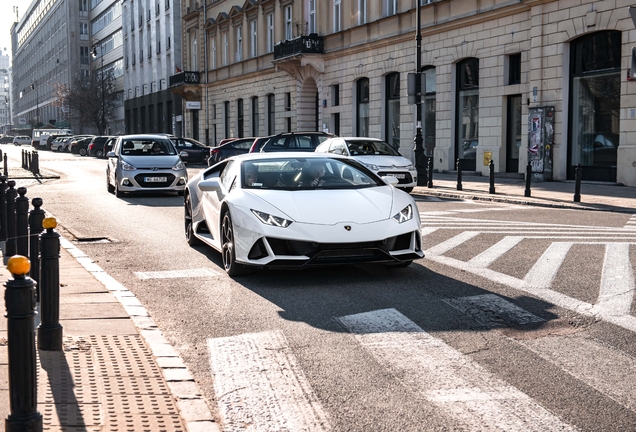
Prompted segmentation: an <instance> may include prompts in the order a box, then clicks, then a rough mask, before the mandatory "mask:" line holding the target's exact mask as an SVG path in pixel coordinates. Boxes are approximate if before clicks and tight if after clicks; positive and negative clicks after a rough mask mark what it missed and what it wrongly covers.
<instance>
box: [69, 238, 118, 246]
mask: <svg viewBox="0 0 636 432" xmlns="http://www.w3.org/2000/svg"><path fill="white" fill-rule="evenodd" d="M75 242H76V243H80V244H92V243H112V240H111V239H109V238H108V237H83V238H78V239H76V240H75Z"/></svg>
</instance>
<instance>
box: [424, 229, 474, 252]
mask: <svg viewBox="0 0 636 432" xmlns="http://www.w3.org/2000/svg"><path fill="white" fill-rule="evenodd" d="M478 234H479V233H478V232H473V231H464V232H463V233H461V234H457V235H456V236H455V237H453V238H450V239H448V240H446V241H444V242H442V243H439V244H437V245H435V246H433V247H432V248H430V249H428V250H427V251H426V252H425V254H426V253H430V254H431V255H442V254H444V253H446V252H448V251H449V250H451V249H454V248H456V247H457V246H459V245H460V244H462V243H464V242H466V241H467V240H470V239H471V238H473V237H475V236H476V235H478Z"/></svg>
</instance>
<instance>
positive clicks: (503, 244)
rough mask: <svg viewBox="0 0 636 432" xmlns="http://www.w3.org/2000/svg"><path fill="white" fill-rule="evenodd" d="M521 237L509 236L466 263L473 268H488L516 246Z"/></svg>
mask: <svg viewBox="0 0 636 432" xmlns="http://www.w3.org/2000/svg"><path fill="white" fill-rule="evenodd" d="M521 240H523V237H518V236H509V237H504V238H503V239H502V240H500V241H499V242H497V243H496V244H494V245H493V246H491V247H489V248H488V249H486V250H485V251H483V252H482V253H480V254H479V255H477V256H476V257H474V258H472V259H471V260H470V261H468V264H470V265H473V266H475V267H488V266H489V265H490V264H492V263H493V262H495V261H496V260H497V259H498V258H499V257H500V256H502V255H503V254H505V253H506V252H508V251H509V250H510V249H512V248H513V247H515V246H516V245H518V244H519V243H520V242H521Z"/></svg>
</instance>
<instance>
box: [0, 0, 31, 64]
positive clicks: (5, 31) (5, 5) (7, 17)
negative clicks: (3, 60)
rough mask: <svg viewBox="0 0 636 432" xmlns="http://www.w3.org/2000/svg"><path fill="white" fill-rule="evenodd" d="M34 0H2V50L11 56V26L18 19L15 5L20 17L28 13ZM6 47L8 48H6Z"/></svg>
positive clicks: (0, 47)
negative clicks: (14, 9)
mask: <svg viewBox="0 0 636 432" xmlns="http://www.w3.org/2000/svg"><path fill="white" fill-rule="evenodd" d="M31 2H32V0H0V50H2V53H3V54H9V56H11V31H10V30H11V26H12V25H13V23H14V22H15V21H16V16H15V12H14V11H13V7H14V6H17V7H18V13H19V18H20V19H22V16H23V15H24V14H25V13H26V11H27V9H28V8H29V5H30V4H31ZM5 48H6V50H5Z"/></svg>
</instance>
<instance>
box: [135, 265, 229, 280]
mask: <svg viewBox="0 0 636 432" xmlns="http://www.w3.org/2000/svg"><path fill="white" fill-rule="evenodd" d="M135 275H136V276H137V277H138V278H139V279H142V280H145V279H175V278H190V277H210V276H220V275H221V273H220V272H218V271H216V270H212V269H207V268H202V269H189V270H166V271H154V272H135Z"/></svg>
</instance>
